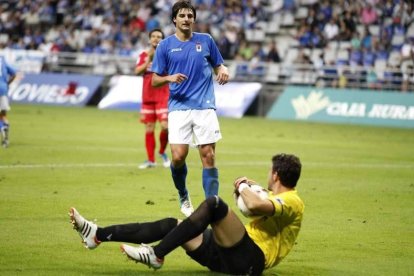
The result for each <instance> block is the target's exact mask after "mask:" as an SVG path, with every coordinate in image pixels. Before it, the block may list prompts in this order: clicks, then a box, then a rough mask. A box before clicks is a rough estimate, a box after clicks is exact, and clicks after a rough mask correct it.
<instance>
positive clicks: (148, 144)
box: [145, 132, 155, 162]
mask: <svg viewBox="0 0 414 276" xmlns="http://www.w3.org/2000/svg"><path fill="white" fill-rule="evenodd" d="M145 148H146V149H147V156H148V161H151V162H155V157H154V151H155V135H154V132H146V133H145Z"/></svg>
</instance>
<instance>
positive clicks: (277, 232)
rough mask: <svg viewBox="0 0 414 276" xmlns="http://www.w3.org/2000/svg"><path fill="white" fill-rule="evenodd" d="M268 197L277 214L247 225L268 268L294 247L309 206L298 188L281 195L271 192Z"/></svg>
mask: <svg viewBox="0 0 414 276" xmlns="http://www.w3.org/2000/svg"><path fill="white" fill-rule="evenodd" d="M268 199H269V200H270V201H271V202H272V203H273V205H274V207H275V213H274V215H273V216H271V217H261V218H258V219H256V220H253V221H251V222H249V223H248V224H246V230H247V233H248V234H249V236H250V238H251V239H252V240H253V241H254V242H255V243H256V244H257V245H258V246H259V247H260V249H262V251H263V253H264V256H265V267H266V268H270V267H273V266H275V265H277V264H278V263H279V262H280V261H281V260H283V258H284V257H286V255H287V254H288V253H289V251H290V250H291V249H292V247H293V244H294V243H295V240H296V237H297V236H298V233H299V230H300V226H301V223H302V217H303V211H304V207H305V206H304V204H303V201H302V199H300V197H299V195H298V193H297V191H296V190H292V191H288V192H284V193H281V194H277V195H274V194H273V193H272V192H269V196H268Z"/></svg>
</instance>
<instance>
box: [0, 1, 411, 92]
mask: <svg viewBox="0 0 414 276" xmlns="http://www.w3.org/2000/svg"><path fill="white" fill-rule="evenodd" d="M174 2H175V1H172V0H161V1H151V0H140V1H139V0H94V1H81V0H49V1H42V0H32V1H27V0H9V1H0V44H1V45H2V48H6V49H17V50H35V51H41V52H43V53H44V54H45V57H46V59H45V66H44V68H43V70H49V71H62V72H78V73H79V72H81V73H93V74H103V75H112V74H133V71H132V70H133V64H134V62H135V59H136V57H137V55H138V53H139V52H140V51H141V50H142V49H144V48H145V46H146V43H147V35H146V32H147V31H148V30H150V29H152V28H155V27H161V28H162V29H163V30H164V32H165V33H166V34H167V35H168V34H171V33H173V25H172V24H171V22H170V14H169V12H170V9H171V6H172V4H173V3H174ZM193 2H194V3H195V4H196V5H197V7H198V10H197V12H198V13H197V26H196V27H197V28H196V29H197V30H199V31H203V32H209V33H211V34H212V36H213V37H214V39H215V40H216V42H217V44H218V46H219V48H220V50H221V52H222V54H223V57H224V58H225V60H226V61H227V63H228V64H229V65H231V66H232V67H233V68H234V79H235V80H237V81H246V80H249V81H252V80H253V81H261V82H263V83H264V84H266V85H265V88H264V90H265V92H264V93H274V92H276V93H277V92H278V91H279V92H280V91H281V89H282V88H283V87H284V86H285V85H286V84H291V83H293V84H301V85H317V86H333V87H342V88H370V89H381V90H402V91H411V92H412V91H413V90H414V83H413V82H412V77H410V76H411V75H412V74H413V72H412V68H413V66H414V64H413V59H414V23H413V22H414V3H413V1H407V0H354V1H351V0H341V1H332V0H322V1H316V0H273V1H271V0H228V1H224V0H193ZM270 50H272V51H270ZM270 52H271V53H272V58H269V53H270ZM275 55H277V56H278V57H279V58H278V59H276V60H275V59H274V56H275ZM274 63H276V64H274ZM339 80H341V81H339ZM266 91H267V92H266Z"/></svg>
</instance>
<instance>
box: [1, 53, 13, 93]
mask: <svg viewBox="0 0 414 276" xmlns="http://www.w3.org/2000/svg"><path fill="white" fill-rule="evenodd" d="M14 75H16V70H14V68H13V67H11V66H10V65H9V64H7V62H6V60H5V59H4V57H2V56H0V96H7V92H8V90H9V84H8V82H9V78H10V77H11V76H14Z"/></svg>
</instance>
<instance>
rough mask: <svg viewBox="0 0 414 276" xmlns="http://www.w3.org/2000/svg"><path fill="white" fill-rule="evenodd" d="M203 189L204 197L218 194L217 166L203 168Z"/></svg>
mask: <svg viewBox="0 0 414 276" xmlns="http://www.w3.org/2000/svg"><path fill="white" fill-rule="evenodd" d="M203 189H204V194H205V196H206V198H208V197H210V196H214V195H218V189H219V181H218V170H217V168H210V169H203Z"/></svg>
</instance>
